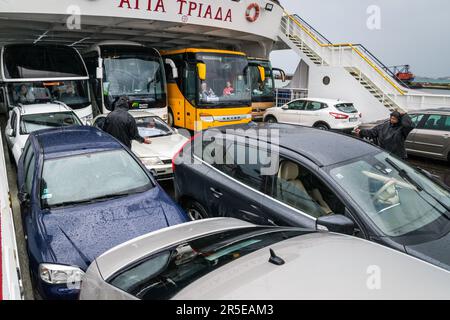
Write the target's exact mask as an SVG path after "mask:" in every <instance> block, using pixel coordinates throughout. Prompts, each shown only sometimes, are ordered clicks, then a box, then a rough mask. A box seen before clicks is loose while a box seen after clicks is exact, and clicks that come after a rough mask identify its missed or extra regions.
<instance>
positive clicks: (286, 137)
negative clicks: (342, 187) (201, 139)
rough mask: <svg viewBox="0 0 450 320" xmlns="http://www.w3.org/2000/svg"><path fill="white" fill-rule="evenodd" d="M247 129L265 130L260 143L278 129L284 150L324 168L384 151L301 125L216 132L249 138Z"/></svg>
mask: <svg viewBox="0 0 450 320" xmlns="http://www.w3.org/2000/svg"><path fill="white" fill-rule="evenodd" d="M230 129H231V131H230ZM234 129H241V130H234ZM242 129H243V130H242ZM247 129H253V130H256V132H259V131H261V130H263V132H261V134H258V139H260V140H267V139H266V138H267V130H269V131H271V130H277V131H278V132H279V134H278V138H279V146H280V147H283V148H286V149H289V150H291V151H293V152H296V153H298V154H300V155H302V156H304V157H306V158H308V159H309V160H311V161H313V162H314V163H315V164H317V165H318V166H321V167H323V166H329V165H333V164H336V163H341V162H346V161H349V160H352V159H356V158H360V157H362V156H365V155H368V154H372V153H375V152H380V151H381V149H379V148H378V147H376V146H374V145H372V144H370V143H368V142H366V141H364V140H361V139H358V138H356V137H352V136H350V135H346V134H341V133H336V132H331V131H325V130H319V129H316V128H310V127H304V126H298V125H287V124H280V123H255V122H251V123H249V124H246V125H239V126H225V127H220V128H215V129H214V130H220V131H221V132H222V133H224V134H225V133H226V134H229V133H231V134H235V135H238V136H245V131H246V130H247ZM269 142H270V141H269Z"/></svg>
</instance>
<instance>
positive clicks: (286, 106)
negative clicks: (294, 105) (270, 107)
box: [281, 105, 289, 110]
mask: <svg viewBox="0 0 450 320" xmlns="http://www.w3.org/2000/svg"><path fill="white" fill-rule="evenodd" d="M281 109H283V110H289V106H288V105H284V106H282V107H281Z"/></svg>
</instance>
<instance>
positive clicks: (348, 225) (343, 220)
mask: <svg viewBox="0 0 450 320" xmlns="http://www.w3.org/2000/svg"><path fill="white" fill-rule="evenodd" d="M316 228H317V230H324V231H326V230H328V231H331V232H337V233H342V234H347V235H353V233H354V231H355V223H354V222H353V221H352V220H351V219H350V218H348V217H346V216H344V215H341V214H333V215H329V216H323V217H319V218H318V219H317V222H316Z"/></svg>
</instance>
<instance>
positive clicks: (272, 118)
mask: <svg viewBox="0 0 450 320" xmlns="http://www.w3.org/2000/svg"><path fill="white" fill-rule="evenodd" d="M265 121H266V122H268V123H277V122H278V121H277V119H276V118H275V117H274V116H268V117H266V119H265Z"/></svg>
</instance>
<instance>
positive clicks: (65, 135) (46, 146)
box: [30, 126, 123, 158]
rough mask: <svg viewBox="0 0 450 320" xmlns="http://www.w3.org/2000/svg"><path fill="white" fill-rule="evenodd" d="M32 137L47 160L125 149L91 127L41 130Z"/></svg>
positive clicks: (32, 134) (105, 134)
mask: <svg viewBox="0 0 450 320" xmlns="http://www.w3.org/2000/svg"><path fill="white" fill-rule="evenodd" d="M30 136H34V137H36V139H37V141H38V143H39V146H40V148H41V150H42V152H43V153H44V155H45V157H46V158H52V157H58V156H62V155H71V154H81V153H86V152H93V151H101V150H113V149H121V148H123V146H122V145H121V144H120V143H119V142H118V141H117V140H116V139H115V138H113V137H112V136H110V135H109V134H107V133H105V132H103V131H101V130H99V129H97V128H95V127H90V126H69V127H60V128H56V129H46V130H39V131H35V132H33V133H31V134H30Z"/></svg>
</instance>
